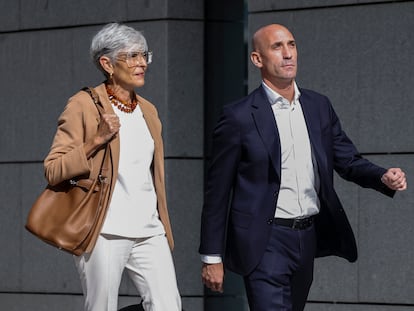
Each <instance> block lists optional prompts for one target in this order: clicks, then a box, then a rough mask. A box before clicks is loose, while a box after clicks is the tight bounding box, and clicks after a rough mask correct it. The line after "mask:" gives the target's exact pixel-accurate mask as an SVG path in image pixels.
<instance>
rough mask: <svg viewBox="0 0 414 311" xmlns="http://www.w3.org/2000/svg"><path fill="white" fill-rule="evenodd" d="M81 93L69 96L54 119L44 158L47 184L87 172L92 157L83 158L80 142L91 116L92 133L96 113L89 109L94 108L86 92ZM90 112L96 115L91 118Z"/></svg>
mask: <svg viewBox="0 0 414 311" xmlns="http://www.w3.org/2000/svg"><path fill="white" fill-rule="evenodd" d="M83 93H84V94H79V95H78V96H74V97H72V98H71V99H69V101H68V103H67V105H66V107H65V109H64V110H63V112H62V114H61V115H60V117H59V119H58V126H57V130H56V134H55V137H54V139H53V143H52V146H51V148H50V151H49V154H48V155H47V156H46V158H45V160H44V169H45V177H46V180H47V181H48V183H49V184H50V185H56V184H58V183H60V182H62V181H64V180H67V179H70V178H73V177H76V176H83V175H88V174H89V173H90V171H91V169H92V161H88V159H87V158H86V154H85V151H84V148H83V145H84V143H85V141H86V140H87V139H90V138H89V137H88V133H87V131H86V128H87V126H88V125H87V122H89V123H90V122H91V120H92V124H89V126H91V127H92V128H95V133H96V130H97V125H98V124H99V114H98V113H97V111H96V112H95V111H93V110H91V108H93V109H95V110H96V107H95V106H94V105H92V103H93V102H92V100H91V99H90V98H89V95H88V94H87V93H85V92H83ZM85 96H86V97H85ZM89 101H90V102H91V103H89ZM93 115H95V116H97V117H98V119H96V118H94V117H92V118H91V116H93ZM94 119H95V121H94ZM89 136H90V135H89Z"/></svg>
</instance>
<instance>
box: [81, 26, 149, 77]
mask: <svg viewBox="0 0 414 311" xmlns="http://www.w3.org/2000/svg"><path fill="white" fill-rule="evenodd" d="M132 48H134V49H136V50H138V51H147V50H148V45H147V41H146V40H145V37H144V36H143V34H142V33H141V32H139V31H138V30H135V29H134V28H132V27H129V26H126V25H122V24H118V23H110V24H107V25H105V26H104V27H103V28H102V29H101V30H100V31H99V32H98V33H97V34H96V35H95V36H94V37H93V39H92V43H91V48H90V51H89V52H90V56H91V58H92V61H93V63H94V64H95V65H96V67H98V69H99V70H100V71H102V72H103V73H104V75H107V73H106V72H105V70H104V69H103V68H102V67H101V64H100V62H99V59H100V58H101V56H103V55H105V56H107V57H109V59H110V60H111V61H112V62H114V61H115V58H116V55H117V54H118V53H119V52H120V51H122V50H129V49H132Z"/></svg>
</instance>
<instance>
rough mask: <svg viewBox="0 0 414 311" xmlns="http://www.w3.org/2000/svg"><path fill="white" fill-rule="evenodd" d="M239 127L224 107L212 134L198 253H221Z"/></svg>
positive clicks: (232, 180) (238, 156)
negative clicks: (210, 156) (211, 149)
mask: <svg viewBox="0 0 414 311" xmlns="http://www.w3.org/2000/svg"><path fill="white" fill-rule="evenodd" d="M240 148H241V146H240V130H239V126H238V125H237V122H236V121H235V117H234V114H232V111H231V109H230V108H228V107H225V108H224V110H223V114H222V117H221V119H220V120H219V122H218V124H217V126H216V128H215V130H214V133H213V152H212V159H211V163H210V166H209V170H208V175H207V181H206V189H205V195H204V206H203V212H202V217H201V241H200V248H199V252H200V254H204V255H211V254H216V255H224V244H225V232H226V225H227V214H228V206H229V199H230V193H231V190H232V188H233V182H234V180H235V178H236V177H235V176H236V174H237V164H238V162H239V158H240Z"/></svg>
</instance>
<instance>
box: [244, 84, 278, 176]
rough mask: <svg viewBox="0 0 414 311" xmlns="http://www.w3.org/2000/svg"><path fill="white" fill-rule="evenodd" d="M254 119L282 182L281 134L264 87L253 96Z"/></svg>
mask: <svg viewBox="0 0 414 311" xmlns="http://www.w3.org/2000/svg"><path fill="white" fill-rule="evenodd" d="M251 108H252V117H253V121H254V123H255V125H256V128H257V131H258V132H259V135H260V137H261V139H262V141H263V144H264V145H265V147H266V149H267V152H268V154H269V158H270V159H271V162H272V165H273V167H274V169H275V171H276V173H277V175H278V177H279V180H280V169H281V162H280V161H281V160H280V158H281V150H280V139H279V132H278V130H277V125H276V120H275V117H274V114H273V110H272V107H271V105H270V103H269V100H268V99H267V97H266V94H265V92H264V90H263V88H262V87H259V88H258V89H257V90H256V91H255V92H254V95H253V98H252V102H251Z"/></svg>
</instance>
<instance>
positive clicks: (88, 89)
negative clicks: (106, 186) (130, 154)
mask: <svg viewBox="0 0 414 311" xmlns="http://www.w3.org/2000/svg"><path fill="white" fill-rule="evenodd" d="M82 91H85V92H86V93H88V94H89V95H90V96H91V98H92V101H93V103H94V104H95V106H96V109H98V112H99V115H100V116H102V115H103V114H104V113H105V109H104V108H103V107H102V104H101V101H100V100H99V95H98V93H96V91H95V89H94V88H93V87H89V86H85V87H83V88H82ZM108 168H109V143H106V144H105V153H104V156H103V158H102V163H101V167H100V169H99V175H98V177H99V178H100V179H101V178H102V176H103V175H104V174H102V171H104V170H108ZM100 181H101V182H105V181H104V180H102V179H101V180H100Z"/></svg>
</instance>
